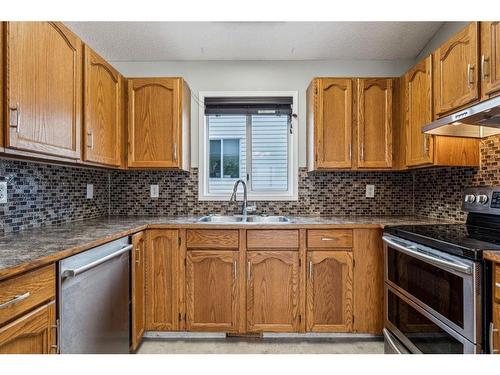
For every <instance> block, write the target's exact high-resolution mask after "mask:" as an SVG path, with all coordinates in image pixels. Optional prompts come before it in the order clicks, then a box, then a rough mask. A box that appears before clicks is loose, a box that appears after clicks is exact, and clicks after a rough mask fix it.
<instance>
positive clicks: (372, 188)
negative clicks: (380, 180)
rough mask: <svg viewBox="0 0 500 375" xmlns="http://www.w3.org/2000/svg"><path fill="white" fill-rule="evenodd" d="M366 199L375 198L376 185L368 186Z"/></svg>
mask: <svg viewBox="0 0 500 375" xmlns="http://www.w3.org/2000/svg"><path fill="white" fill-rule="evenodd" d="M366 198H375V185H366Z"/></svg>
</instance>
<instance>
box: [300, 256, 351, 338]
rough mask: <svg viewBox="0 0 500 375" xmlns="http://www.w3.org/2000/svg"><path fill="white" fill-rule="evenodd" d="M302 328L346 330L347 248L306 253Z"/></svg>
mask: <svg viewBox="0 0 500 375" xmlns="http://www.w3.org/2000/svg"><path fill="white" fill-rule="evenodd" d="M307 264H308V272H307V283H306V285H307V291H306V296H307V297H306V298H307V304H306V306H307V310H306V330H307V331H309V332H350V331H351V330H352V309H353V276H352V274H353V269H352V268H353V257H352V253H351V252H350V251H312V252H309V254H308V255H307Z"/></svg>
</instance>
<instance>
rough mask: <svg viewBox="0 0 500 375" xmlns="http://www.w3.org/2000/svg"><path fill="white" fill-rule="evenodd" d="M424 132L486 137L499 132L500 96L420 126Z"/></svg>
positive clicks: (453, 135)
mask: <svg viewBox="0 0 500 375" xmlns="http://www.w3.org/2000/svg"><path fill="white" fill-rule="evenodd" d="M422 131H423V132H424V133H426V134H434V135H447V136H452V137H469V138H486V137H489V136H492V135H496V134H500V97H496V98H492V99H489V100H486V101H484V102H481V103H478V104H476V105H473V106H471V107H469V108H466V109H463V110H461V111H458V112H455V113H453V114H451V115H449V116H446V117H443V118H440V119H439V120H436V121H433V122H431V123H430V124H428V125H425V126H423V127H422Z"/></svg>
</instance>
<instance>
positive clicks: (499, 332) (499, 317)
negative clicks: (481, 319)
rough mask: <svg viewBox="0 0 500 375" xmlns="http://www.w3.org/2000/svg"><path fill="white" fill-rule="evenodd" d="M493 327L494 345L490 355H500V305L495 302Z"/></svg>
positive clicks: (492, 341) (491, 339) (491, 333)
mask: <svg viewBox="0 0 500 375" xmlns="http://www.w3.org/2000/svg"><path fill="white" fill-rule="evenodd" d="M492 320H493V322H492V324H493V327H490V335H493V337H491V338H490V342H491V343H492V344H493V348H490V353H492V354H500V304H499V303H496V302H493V316H492Z"/></svg>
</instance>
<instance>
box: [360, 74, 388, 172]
mask: <svg viewBox="0 0 500 375" xmlns="http://www.w3.org/2000/svg"><path fill="white" fill-rule="evenodd" d="M357 117H358V121H357V122H358V127H357V131H358V137H357V141H358V167H359V168H375V169H378V168H390V167H392V79H390V78H388V79H385V78H370V79H358V112H357Z"/></svg>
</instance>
